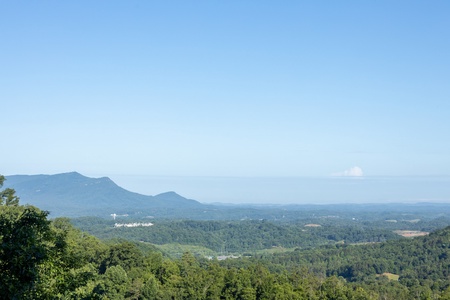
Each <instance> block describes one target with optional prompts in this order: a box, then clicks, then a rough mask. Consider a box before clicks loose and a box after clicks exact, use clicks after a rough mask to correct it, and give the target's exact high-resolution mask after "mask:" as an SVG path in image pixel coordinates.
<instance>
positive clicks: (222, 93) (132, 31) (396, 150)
mask: <svg viewBox="0 0 450 300" xmlns="http://www.w3.org/2000/svg"><path fill="white" fill-rule="evenodd" d="M449 15H450V2H449V1H431V2H430V1H282V2H279V1H278V2H277V1H2V2H0V103H1V112H2V114H1V115H2V116H1V118H2V129H3V130H2V133H1V136H2V141H3V143H2V147H1V148H0V173H1V174H5V175H12V174H38V173H44V174H53V173H60V172H68V171H78V172H80V173H82V174H84V175H87V176H94V177H97V176H109V177H111V178H113V179H115V178H116V179H117V180H116V182H117V181H119V182H118V183H119V184H121V183H122V185H125V187H130V188H131V187H132V188H133V189H134V190H137V191H138V192H143V193H145V192H147V193H150V192H153V190H151V189H149V188H148V189H146V187H148V186H149V185H151V183H150V184H149V183H148V182H141V184H140V185H139V184H137V183H136V182H137V181H133V178H138V177H139V178H143V177H146V176H147V177H161V176H166V177H186V178H191V177H202V178H204V177H328V176H330V175H364V177H372V176H421V177H423V176H425V177H426V176H435V175H441V176H442V175H445V176H448V175H450V138H449V132H450V54H449V53H450V18H449ZM355 167H356V168H355ZM352 168H353V169H352ZM352 170H353V171H354V170H357V172H356V173H354V172H353V171H352ZM185 185H186V183H185ZM192 186H194V185H192ZM192 186H191V187H192ZM173 189H174V190H177V186H176V185H174V188H173ZM205 189H207V187H205ZM161 192H163V190H161ZM215 192H217V191H215ZM203 193H206V192H205V191H203ZM211 193H212V190H211ZM192 196H193V197H195V192H192ZM205 198H207V196H205Z"/></svg>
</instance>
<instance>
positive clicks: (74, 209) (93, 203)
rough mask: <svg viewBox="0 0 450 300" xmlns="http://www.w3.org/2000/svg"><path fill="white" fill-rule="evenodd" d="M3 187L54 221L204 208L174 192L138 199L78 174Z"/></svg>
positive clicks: (24, 179) (14, 179)
mask: <svg viewBox="0 0 450 300" xmlns="http://www.w3.org/2000/svg"><path fill="white" fill-rule="evenodd" d="M4 187H5V188H8V187H9V188H13V189H15V190H16V194H17V195H18V196H19V197H20V203H21V204H31V205H34V206H37V207H39V208H41V209H43V210H48V211H50V216H53V217H54V216H82V215H99V216H102V215H105V214H112V213H115V214H127V213H130V212H132V213H134V214H136V213H139V212H141V213H152V212H154V213H155V214H158V215H161V214H163V215H165V214H167V213H168V212H172V213H174V212H177V211H183V210H192V209H195V210H197V209H201V208H202V207H203V206H204V205H203V204H201V203H199V202H197V201H195V200H190V199H186V198H184V197H182V196H180V195H178V194H177V193H175V192H167V193H162V194H159V195H156V196H146V195H141V194H138V193H133V192H130V191H127V190H125V189H123V188H121V187H120V186H118V185H117V184H115V183H114V182H113V181H112V180H111V179H109V178H108V177H101V178H90V177H86V176H83V175H81V174H79V173H77V172H70V173H62V174H56V175H13V176H7V177H6V181H5V184H4Z"/></svg>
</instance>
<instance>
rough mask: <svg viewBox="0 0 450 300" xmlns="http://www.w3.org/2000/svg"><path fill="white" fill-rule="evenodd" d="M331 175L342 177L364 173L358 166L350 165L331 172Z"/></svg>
mask: <svg viewBox="0 0 450 300" xmlns="http://www.w3.org/2000/svg"><path fill="white" fill-rule="evenodd" d="M332 176H343V177H363V176H364V173H363V170H362V169H361V168H360V167H357V166H355V167H351V168H350V169H348V170H345V171H342V172H337V173H333V174H332Z"/></svg>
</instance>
